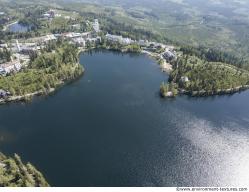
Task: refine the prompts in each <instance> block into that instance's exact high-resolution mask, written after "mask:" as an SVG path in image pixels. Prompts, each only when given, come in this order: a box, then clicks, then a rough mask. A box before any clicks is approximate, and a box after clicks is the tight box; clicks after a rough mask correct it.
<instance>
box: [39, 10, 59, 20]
mask: <svg viewBox="0 0 249 192" xmlns="http://www.w3.org/2000/svg"><path fill="white" fill-rule="evenodd" d="M42 16H43V18H44V19H53V18H55V17H61V14H59V13H56V11H55V10H53V9H50V10H49V11H47V12H45V13H44V14H43V15H42Z"/></svg>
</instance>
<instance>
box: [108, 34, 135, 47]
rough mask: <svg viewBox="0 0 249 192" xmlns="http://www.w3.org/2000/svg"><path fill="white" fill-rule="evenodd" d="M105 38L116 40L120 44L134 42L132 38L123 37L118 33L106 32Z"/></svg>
mask: <svg viewBox="0 0 249 192" xmlns="http://www.w3.org/2000/svg"><path fill="white" fill-rule="evenodd" d="M106 39H107V40H108V41H111V42H118V43H121V44H125V45H129V44H132V43H134V42H135V41H134V40H131V39H130V38H123V37H122V36H118V35H111V34H106Z"/></svg>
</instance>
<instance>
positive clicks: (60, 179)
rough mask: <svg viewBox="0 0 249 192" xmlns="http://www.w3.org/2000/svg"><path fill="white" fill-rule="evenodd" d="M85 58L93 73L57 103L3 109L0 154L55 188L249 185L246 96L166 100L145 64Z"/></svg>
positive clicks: (102, 55) (156, 72)
mask: <svg viewBox="0 0 249 192" xmlns="http://www.w3.org/2000/svg"><path fill="white" fill-rule="evenodd" d="M80 60H81V63H82V64H84V66H85V69H86V72H85V75H84V76H83V77H82V78H81V79H79V80H78V81H76V82H74V83H72V84H69V85H67V86H65V87H63V88H62V89H60V90H59V91H58V92H57V93H56V94H54V95H53V96H50V97H47V98H44V97H43V98H38V99H35V101H34V102H33V103H31V104H26V105H24V104H10V105H5V106H1V107H0V151H2V152H4V153H6V154H9V155H11V154H13V153H18V154H20V155H21V156H22V158H23V159H24V160H25V161H30V162H32V163H33V164H34V165H35V166H36V167H37V168H38V169H39V170H40V171H42V173H43V174H44V175H45V177H46V178H47V180H48V181H49V183H50V184H51V185H53V186H217V185H218V186H243V185H247V186H248V184H249V102H248V98H249V92H248V91H246V92H243V93H241V94H235V95H233V96H222V97H208V98H188V97H186V96H182V97H177V98H176V99H168V100H167V99H166V100H164V99H161V98H160V97H159V94H158V90H159V85H160V83H161V82H162V81H163V80H166V79H167V76H166V74H164V73H161V71H160V69H159V67H158V65H157V64H156V63H155V62H154V61H153V60H151V59H150V58H148V57H147V56H144V55H140V56H138V55H134V54H131V55H129V54H125V55H121V54H116V53H112V52H105V51H104V52H93V53H92V55H91V54H82V55H81V56H80Z"/></svg>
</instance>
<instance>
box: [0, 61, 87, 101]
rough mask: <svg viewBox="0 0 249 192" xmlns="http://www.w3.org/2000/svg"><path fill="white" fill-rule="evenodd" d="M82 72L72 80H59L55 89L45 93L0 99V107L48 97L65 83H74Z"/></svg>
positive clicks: (41, 91)
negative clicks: (34, 98) (39, 97)
mask: <svg viewBox="0 0 249 192" xmlns="http://www.w3.org/2000/svg"><path fill="white" fill-rule="evenodd" d="M77 65H80V63H77ZM84 71H85V70H84V68H83V71H82V73H81V74H80V75H79V76H77V77H76V78H74V79H71V80H60V82H59V83H57V84H56V86H55V87H52V88H50V89H47V90H46V91H45V92H44V91H43V90H38V91H35V92H33V93H27V94H25V95H16V96H9V97H7V98H6V99H0V105H4V104H7V103H14V102H21V101H23V102H27V101H30V100H32V99H33V97H35V96H42V95H44V96H46V95H50V94H52V93H54V92H55V91H56V90H58V89H59V88H61V87H62V86H64V85H66V84H67V83H70V82H73V81H76V80H77V79H78V78H79V77H81V76H82V75H83V74H84Z"/></svg>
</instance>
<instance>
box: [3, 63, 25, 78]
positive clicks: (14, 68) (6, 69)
mask: <svg viewBox="0 0 249 192" xmlns="http://www.w3.org/2000/svg"><path fill="white" fill-rule="evenodd" d="M21 68H22V65H21V64H20V62H19V61H17V60H16V61H11V62H8V63H4V64H0V74H1V75H6V74H9V73H11V72H18V71H20V70H21Z"/></svg>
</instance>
